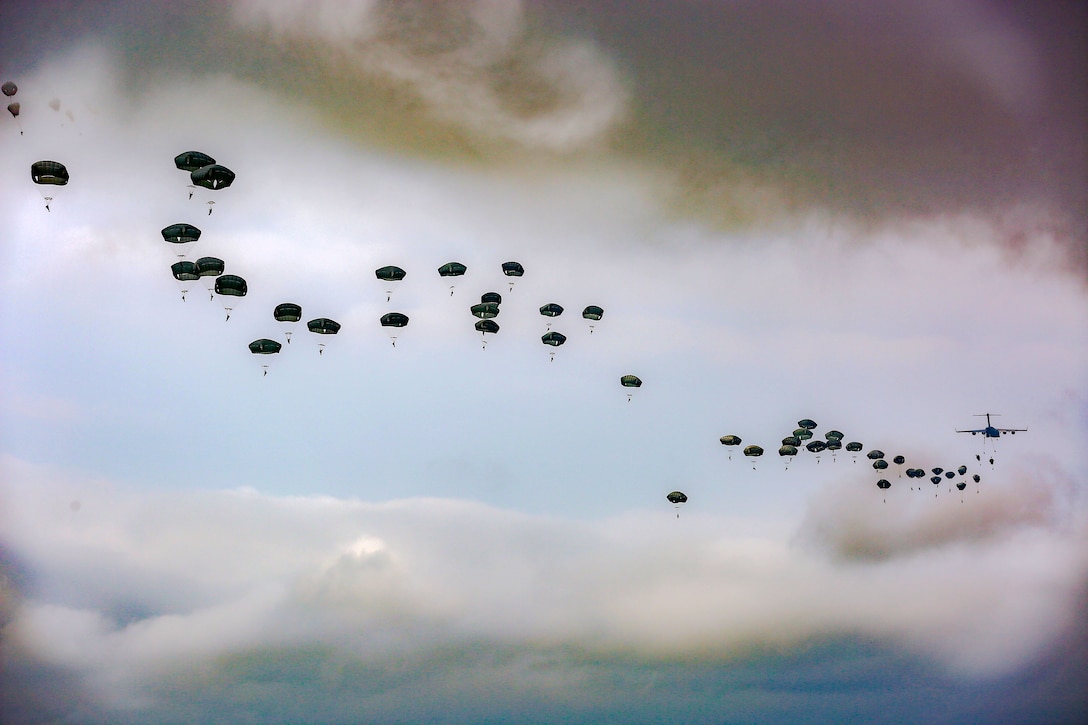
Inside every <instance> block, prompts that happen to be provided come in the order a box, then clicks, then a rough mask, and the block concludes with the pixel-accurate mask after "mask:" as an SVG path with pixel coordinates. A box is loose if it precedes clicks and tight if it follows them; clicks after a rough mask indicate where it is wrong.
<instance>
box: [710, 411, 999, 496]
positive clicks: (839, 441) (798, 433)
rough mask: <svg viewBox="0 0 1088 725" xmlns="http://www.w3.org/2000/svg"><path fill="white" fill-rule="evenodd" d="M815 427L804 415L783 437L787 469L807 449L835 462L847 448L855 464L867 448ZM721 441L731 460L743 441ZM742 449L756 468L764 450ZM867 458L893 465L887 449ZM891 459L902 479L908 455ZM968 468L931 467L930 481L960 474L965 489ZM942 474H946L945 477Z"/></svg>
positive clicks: (913, 472) (912, 471) (915, 473)
mask: <svg viewBox="0 0 1088 725" xmlns="http://www.w3.org/2000/svg"><path fill="white" fill-rule="evenodd" d="M815 429H816V422H815V421H814V420H812V419H811V418H803V419H801V420H799V421H797V428H796V429H795V430H794V431H793V432H792V433H791V434H790V435H788V436H786V437H785V438H783V439H782V445H781V447H780V448H779V449H778V455H779V456H781V457H783V458H785V459H786V470H789V464H790V461H792V460H793V458H794V456H796V455H798V454H799V453H800V452H801V451H802V450H804V451H808V452H809V453H811V454H813V456H814V457H815V459H816V462H817V463H819V462H820V455H821V454H822V453H823V452H825V451H830V452H831V456H832V460H833V461H834V460H835V454H836V453H837V452H838V451H840V450H843V449H845V450H846V451H847V452H849V453H851V454H852V458H853V461H854V463H857V459H858V454H859V453H861V451H862V450H864V448H865V447H864V446H863V445H862V444H861V443H860V442H858V441H849V442H847V443H843V439H844V438H845V436H844V435H843V433H842V432H841V431H838V430H829V431H827V432H825V433H824V440H820V439H819V438H814V437H813V431H814V430H815ZM719 441H720V442H721V444H722V445H723V446H726V447H727V448H728V449H729V450H730V453H729V458H730V459H732V457H733V456H732V449H733V448H735V447H737V446H740V445H741V444H742V443H743V442H744V441H743V440H742V439H741V438H740V436H737V435H732V434H730V435H724V436H722V437H721V438H720V439H719ZM806 441H807V442H806ZM743 452H744V455H745V457H746V458H748V459H749V460H750V461H751V462H752V468H753V469H754V468H755V467H756V465H755V464H756V460H758V459H759V458H760V457H761V456H762V455H763V452H764V451H763V448H762V447H761V446H758V445H748V446H745V447H744V449H743ZM865 457H866V458H867V459H869V460H870V461H871V462H872V466H873V469H874V470H875V471H885V470H887V469H888V468H889V465H890V464H889V463H888V460H887V459H886V458H885V455H884V451H882V450H880V449H878V448H874V449H872V450H870V451H869V452H868V453H866V454H865ZM891 460H892V463H894V464H895V465H896V466H897V467H898V469H899V477H900V478H902V475H903V471H902V465H903V464H904V463H906V457H904V456H901V455H897V456H893V457H892V459H891ZM967 471H968V469H967V466H966V465H960V466H958V467H956V468H950V469H948V470H945V469H943V468H940V467H935V468H933V469H931V473H932V476H931V477H930V482H931V483H933V484H935V485H940V484H941V483H942V482H944V481H946V480H947V481H951V480H952V479H954V478H955V477H956V476H957V475H959V476H960V477H961V480H959V481H958V482H956V484H955V485H956V488H957V489H959V490H960V491H963V490H964V489H965V488H966V487H967V481H966V479H965V478H963V477H965V476H966V475H967ZM906 474H907V477H908V478H911V479H914V478H925V477H926V475H927V473H926V471H925V469H922V468H908V469H907V471H906ZM942 474H943V476H944V477H943V478H942ZM972 480H974V482H975V483H976V484H977V483H979V482H980V481H981V480H982V477H981V476H980V475H979V474H977V473H976V474H974V475H973V476H972ZM876 485H877V488H879V489H881V490H887V489H889V488H891V482H890V481H888V480H887V479H885V478H880V479H878V480H877V482H876ZM911 490H914V487H913V486H912V487H911ZM918 490H919V491H921V490H922V486H921V485H919V486H918ZM976 490H977V489H976Z"/></svg>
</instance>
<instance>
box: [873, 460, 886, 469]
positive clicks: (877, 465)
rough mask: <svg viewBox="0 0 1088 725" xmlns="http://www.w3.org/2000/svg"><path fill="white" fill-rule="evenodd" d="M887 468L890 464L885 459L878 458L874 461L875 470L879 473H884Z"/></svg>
mask: <svg viewBox="0 0 1088 725" xmlns="http://www.w3.org/2000/svg"><path fill="white" fill-rule="evenodd" d="M887 467H888V462H887V461H885V460H884V459H883V458H878V459H876V460H875V461H873V468H875V469H876V470H878V471H883V470H884V469H885V468H887Z"/></svg>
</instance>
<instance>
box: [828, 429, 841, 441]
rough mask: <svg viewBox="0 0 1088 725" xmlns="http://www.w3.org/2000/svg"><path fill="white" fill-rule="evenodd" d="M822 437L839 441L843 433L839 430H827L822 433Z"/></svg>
mask: <svg viewBox="0 0 1088 725" xmlns="http://www.w3.org/2000/svg"><path fill="white" fill-rule="evenodd" d="M824 438H826V439H827V440H829V441H841V440H842V439H843V434H842V432H841V431H837V430H829V431H828V432H826V433H824Z"/></svg>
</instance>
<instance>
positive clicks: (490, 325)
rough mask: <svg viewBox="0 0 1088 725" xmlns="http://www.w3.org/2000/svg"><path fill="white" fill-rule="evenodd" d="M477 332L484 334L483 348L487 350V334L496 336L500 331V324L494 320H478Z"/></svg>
mask: <svg viewBox="0 0 1088 725" xmlns="http://www.w3.org/2000/svg"><path fill="white" fill-rule="evenodd" d="M475 327H476V331H477V332H479V333H482V334H483V347H484V349H485V350H486V349H487V333H489V332H490V333H491V334H495V333H497V332H498V331H499V323H497V322H495V321H494V320H490V319H488V320H478V321H477V322H476V325H475Z"/></svg>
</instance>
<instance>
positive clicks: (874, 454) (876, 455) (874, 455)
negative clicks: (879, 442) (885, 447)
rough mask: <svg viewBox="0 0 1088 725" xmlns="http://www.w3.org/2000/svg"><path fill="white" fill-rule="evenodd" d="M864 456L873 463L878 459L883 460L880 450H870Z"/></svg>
mask: <svg viewBox="0 0 1088 725" xmlns="http://www.w3.org/2000/svg"><path fill="white" fill-rule="evenodd" d="M865 456H866V457H867V458H868V459H869V460H871V461H875V460H877V459H880V458H883V457H884V451H882V450H880V449H879V448H874V449H873V450H871V451H869V452H868V453H866V454H865Z"/></svg>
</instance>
